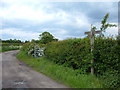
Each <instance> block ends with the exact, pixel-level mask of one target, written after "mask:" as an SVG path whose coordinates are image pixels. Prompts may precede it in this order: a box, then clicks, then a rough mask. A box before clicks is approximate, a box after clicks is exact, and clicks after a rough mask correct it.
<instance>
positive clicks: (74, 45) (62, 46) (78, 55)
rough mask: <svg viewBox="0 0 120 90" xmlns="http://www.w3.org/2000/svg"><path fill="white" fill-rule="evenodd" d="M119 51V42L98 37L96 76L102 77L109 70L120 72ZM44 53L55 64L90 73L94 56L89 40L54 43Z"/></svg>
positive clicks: (95, 59)
mask: <svg viewBox="0 0 120 90" xmlns="http://www.w3.org/2000/svg"><path fill="white" fill-rule="evenodd" d="M119 50H120V48H119V45H118V43H117V40H114V39H113V38H100V37H96V38H95V47H94V51H93V56H94V61H95V63H94V65H93V66H94V68H95V74H101V75H102V73H104V72H105V71H107V70H108V69H111V70H119V69H120V68H119V65H120V62H119V60H120V59H119V57H118V56H119V55H120V54H118V53H120V52H119ZM44 52H45V55H46V57H47V58H49V59H50V60H52V61H54V62H55V63H58V64H64V65H65V66H68V67H72V68H74V69H82V70H83V71H84V70H86V72H90V67H91V63H90V61H91V59H92V57H93V56H92V55H91V52H90V40H89V39H88V38H83V39H69V40H64V41H58V42H52V43H49V44H48V45H47V47H46V49H45V51H44Z"/></svg>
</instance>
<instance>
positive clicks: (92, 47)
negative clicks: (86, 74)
mask: <svg viewBox="0 0 120 90" xmlns="http://www.w3.org/2000/svg"><path fill="white" fill-rule="evenodd" d="M100 33H101V30H99V31H95V30H94V29H93V28H92V25H91V31H90V32H85V34H87V35H88V37H89V38H90V45H91V54H92V57H93V50H94V37H95V34H100ZM93 64H94V57H93V58H92V60H91V65H92V66H91V74H94V67H93Z"/></svg>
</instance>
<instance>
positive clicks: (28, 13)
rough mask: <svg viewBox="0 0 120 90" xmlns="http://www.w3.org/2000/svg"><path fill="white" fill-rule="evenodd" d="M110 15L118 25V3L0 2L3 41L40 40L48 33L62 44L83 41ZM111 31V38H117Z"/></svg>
mask: <svg viewBox="0 0 120 90" xmlns="http://www.w3.org/2000/svg"><path fill="white" fill-rule="evenodd" d="M106 13H110V16H109V19H108V22H109V23H114V24H117V23H118V3H117V2H112V1H111V2H41V1H40V0H0V35H2V39H10V38H12V39H15V38H16V39H21V40H31V39H38V36H39V34H40V33H42V32H44V31H48V32H50V33H51V34H53V35H54V36H55V37H56V38H58V39H59V40H63V39H67V38H82V37H84V36H85V35H84V32H85V31H89V30H90V25H91V24H93V25H95V26H97V27H98V29H99V26H100V22H101V20H102V19H103V17H104V16H105V14H106ZM117 33H118V28H117V27H116V28H109V29H108V30H107V35H110V34H111V35H117Z"/></svg>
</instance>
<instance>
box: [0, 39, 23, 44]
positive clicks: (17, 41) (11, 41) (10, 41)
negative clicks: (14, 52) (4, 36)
mask: <svg viewBox="0 0 120 90" xmlns="http://www.w3.org/2000/svg"><path fill="white" fill-rule="evenodd" d="M0 41H1V42H2V43H22V41H21V40H16V39H14V40H12V39H10V40H1V39H0Z"/></svg>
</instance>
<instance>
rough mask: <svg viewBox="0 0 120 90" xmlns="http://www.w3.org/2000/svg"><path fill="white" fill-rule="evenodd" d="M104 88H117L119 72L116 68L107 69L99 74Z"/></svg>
mask: <svg viewBox="0 0 120 90" xmlns="http://www.w3.org/2000/svg"><path fill="white" fill-rule="evenodd" d="M100 79H101V82H102V84H103V87H104V88H119V87H120V74H119V72H118V71H116V70H107V71H106V72H105V73H103V75H102V76H100Z"/></svg>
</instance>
